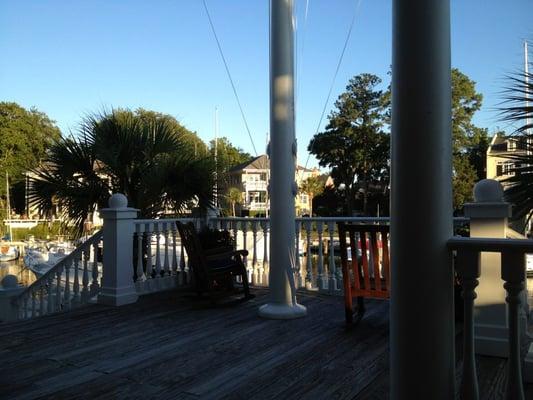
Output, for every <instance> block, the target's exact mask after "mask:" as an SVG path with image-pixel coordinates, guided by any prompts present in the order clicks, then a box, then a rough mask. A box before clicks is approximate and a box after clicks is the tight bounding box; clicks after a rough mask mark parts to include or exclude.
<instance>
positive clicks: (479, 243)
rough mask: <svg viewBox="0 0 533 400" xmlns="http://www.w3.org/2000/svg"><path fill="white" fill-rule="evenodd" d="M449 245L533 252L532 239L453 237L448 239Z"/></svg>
mask: <svg viewBox="0 0 533 400" xmlns="http://www.w3.org/2000/svg"><path fill="white" fill-rule="evenodd" d="M447 246H448V248H449V249H450V250H472V251H485V252H495V253H502V252H506V251H513V252H519V253H524V254H525V253H533V240H531V239H503V238H471V237H453V238H451V239H449V240H448V242H447Z"/></svg>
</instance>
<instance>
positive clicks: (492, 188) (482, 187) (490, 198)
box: [474, 179, 503, 203]
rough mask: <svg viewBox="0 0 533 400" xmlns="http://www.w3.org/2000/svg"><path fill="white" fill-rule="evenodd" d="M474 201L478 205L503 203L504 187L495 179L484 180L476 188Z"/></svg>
mask: <svg viewBox="0 0 533 400" xmlns="http://www.w3.org/2000/svg"><path fill="white" fill-rule="evenodd" d="M474 201H475V202H476V203H489V202H490V203H501V202H503V187H502V184H501V183H500V182H498V181H497V180H495V179H482V180H480V181H479V182H478V183H476V184H475V186H474Z"/></svg>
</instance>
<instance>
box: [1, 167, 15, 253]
mask: <svg viewBox="0 0 533 400" xmlns="http://www.w3.org/2000/svg"><path fill="white" fill-rule="evenodd" d="M6 203H7V207H6V211H7V219H9V218H10V217H11V205H10V196H9V175H8V173H7V171H6ZM12 239H13V230H12V228H11V225H9V236H8V237H7V240H2V241H1V242H0V262H5V261H13V260H16V259H17V258H19V255H20V253H19V250H18V248H17V247H16V246H12V245H11V241H12Z"/></svg>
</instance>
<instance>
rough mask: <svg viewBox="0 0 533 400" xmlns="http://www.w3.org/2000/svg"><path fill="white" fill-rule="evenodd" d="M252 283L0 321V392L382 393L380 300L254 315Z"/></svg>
mask: <svg viewBox="0 0 533 400" xmlns="http://www.w3.org/2000/svg"><path fill="white" fill-rule="evenodd" d="M255 293H256V294H257V298H256V299H255V300H252V301H249V302H245V303H242V302H232V303H231V304H221V305H219V306H217V307H211V306H210V305H209V302H208V301H207V302H206V301H203V300H199V299H197V298H196V297H195V296H191V295H190V294H187V293H180V292H166V293H158V294H153V295H148V296H144V297H143V298H141V299H140V300H139V302H137V303H136V304H132V305H129V306H125V307H120V308H110V307H104V306H99V305H95V306H90V307H87V308H85V309H80V310H76V311H73V312H71V313H68V314H62V315H55V316H49V317H44V318H41V319H38V320H33V321H25V322H19V323H13V324H5V325H2V329H1V332H0V343H1V345H0V354H2V363H0V398H1V399H4V398H6V399H36V398H54V399H62V398H65V399H66V398H68V399H147V398H154V399H155V398H157V399H281V398H283V399H376V400H377V399H386V398H388V390H389V386H388V385H389V383H388V381H389V375H388V363H389V354H388V304H389V303H388V302H387V301H373V302H372V301H369V303H368V304H369V305H368V311H367V315H366V316H365V318H364V319H363V321H362V322H361V323H360V325H359V326H357V327H356V328H355V329H347V328H346V327H345V324H344V309H343V306H342V299H341V298H335V297H329V296H322V295H316V294H303V293H302V294H301V295H300V296H299V300H300V302H301V303H303V304H305V305H306V306H307V307H308V310H309V316H308V317H306V318H302V319H297V320H292V321H272V320H264V319H260V318H258V317H257V308H258V306H259V305H260V304H262V303H263V302H264V301H265V300H266V298H265V295H266V292H265V291H264V290H256V291H255ZM459 367H460V363H459ZM504 384H505V362H504V360H498V359H480V388H481V392H482V396H483V398H494V399H497V398H501V393H502V390H503V388H504ZM528 390H530V392H528V394H529V395H531V388H530V387H528Z"/></svg>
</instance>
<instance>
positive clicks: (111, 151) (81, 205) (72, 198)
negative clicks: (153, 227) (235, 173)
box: [30, 109, 214, 230]
mask: <svg viewBox="0 0 533 400" xmlns="http://www.w3.org/2000/svg"><path fill="white" fill-rule="evenodd" d="M178 125H179V124H178V123H177V121H172V120H171V119H170V118H169V117H168V116H164V115H162V114H158V113H148V112H146V111H144V110H141V111H140V112H139V111H136V112H133V111H130V110H123V109H117V110H113V111H111V112H104V113H102V114H93V115H89V116H87V117H86V118H85V119H84V120H83V121H82V123H81V124H80V127H79V130H78V134H77V136H76V137H74V136H70V137H66V138H62V139H60V140H58V141H57V142H56V143H55V144H54V145H53V146H52V147H51V149H50V151H49V153H48V156H47V157H46V159H45V160H44V161H45V162H44V163H43V164H42V165H41V166H40V167H39V168H37V169H35V170H34V171H33V172H34V174H35V178H33V179H32V185H31V186H32V190H31V196H30V199H31V201H32V202H33V203H34V204H36V205H37V206H38V207H39V209H40V210H42V211H44V212H49V211H50V210H52V209H53V208H54V205H55V204H56V203H57V204H59V205H60V206H61V207H62V208H63V209H64V210H66V217H67V218H68V219H69V221H70V222H71V223H72V224H74V225H76V226H77V227H78V228H79V229H80V230H81V228H82V226H83V222H84V221H85V219H86V218H87V216H88V215H89V214H90V213H92V212H94V211H95V210H96V208H97V207H98V208H102V207H105V205H106V203H107V199H108V197H109V195H110V194H111V193H117V192H120V193H123V194H125V195H126V197H127V198H128V200H129V205H130V206H131V207H135V208H138V209H140V216H141V217H144V218H151V217H155V216H157V215H158V214H159V213H161V212H162V211H163V210H165V209H167V208H170V209H173V210H174V211H176V212H179V211H182V210H183V209H185V208H186V207H190V206H191V205H192V204H197V205H198V206H199V207H200V208H201V209H205V208H207V207H209V206H211V205H212V199H213V189H212V188H213V172H214V171H213V168H214V165H213V163H212V161H211V159H210V158H209V157H203V158H199V157H194V154H191V153H190V151H189V150H190V142H189V141H188V137H187V136H186V135H184V133H183V131H181V130H179V129H177V126H178Z"/></svg>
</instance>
